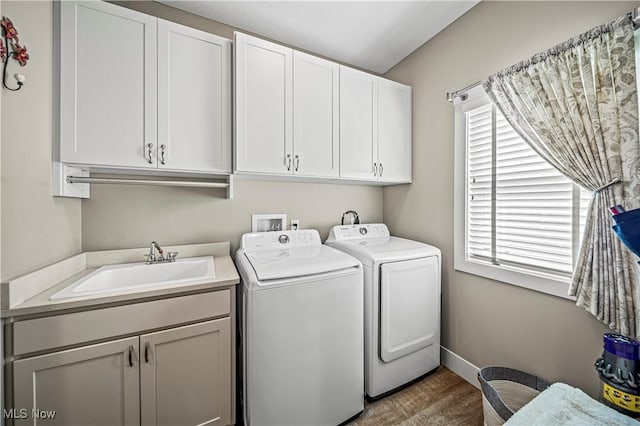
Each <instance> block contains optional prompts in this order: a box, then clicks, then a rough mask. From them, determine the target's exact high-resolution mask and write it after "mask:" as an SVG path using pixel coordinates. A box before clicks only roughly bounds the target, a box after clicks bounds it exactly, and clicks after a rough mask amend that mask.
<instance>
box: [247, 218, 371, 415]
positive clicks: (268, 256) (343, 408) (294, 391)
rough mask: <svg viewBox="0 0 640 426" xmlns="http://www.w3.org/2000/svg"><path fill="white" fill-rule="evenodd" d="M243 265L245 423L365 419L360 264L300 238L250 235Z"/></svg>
mask: <svg viewBox="0 0 640 426" xmlns="http://www.w3.org/2000/svg"><path fill="white" fill-rule="evenodd" d="M236 265H237V267H238V270H239V272H240V276H241V278H242V305H241V313H240V318H241V326H240V331H241V333H242V336H241V342H242V346H243V348H242V353H243V356H242V364H243V367H242V371H243V380H242V382H243V390H242V394H243V403H244V407H243V413H244V418H245V423H246V424H247V425H277V426H283V425H295V426H302V425H338V424H340V423H343V422H345V421H346V420H348V419H350V418H352V417H354V416H357V415H358V414H360V413H361V412H362V411H363V409H364V365H363V364H364V361H363V357H362V354H363V350H364V347H363V340H364V337H363V328H364V326H363V305H362V300H363V271H362V265H361V264H360V262H359V261H358V260H357V259H355V258H354V257H352V256H350V255H348V254H346V253H344V252H341V251H338V250H335V249H333V248H331V247H328V246H325V245H322V242H321V240H320V236H319V234H318V231H316V230H300V231H284V232H259V233H251V234H245V235H243V237H242V245H241V248H240V249H239V250H238V252H237V254H236Z"/></svg>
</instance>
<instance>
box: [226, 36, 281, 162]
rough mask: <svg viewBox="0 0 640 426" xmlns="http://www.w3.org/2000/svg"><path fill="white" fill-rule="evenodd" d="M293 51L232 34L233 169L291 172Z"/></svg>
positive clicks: (249, 37) (256, 39) (253, 38)
mask: <svg viewBox="0 0 640 426" xmlns="http://www.w3.org/2000/svg"><path fill="white" fill-rule="evenodd" d="M292 56H293V51H292V50H291V49H289V48H286V47H284V46H279V45H277V44H274V43H270V42H267V41H264V40H260V39H258V38H255V37H251V36H248V35H246V34H241V33H236V34H235V90H236V93H235V100H236V103H235V111H236V115H235V118H236V132H235V138H236V143H235V147H236V151H235V161H236V170H237V171H241V172H259V173H270V174H291V173H293V167H292V166H293V151H292V142H291V141H292V128H293V127H292V113H291V107H292V103H293V101H292V88H293V83H292V78H291V74H292V65H291V62H292Z"/></svg>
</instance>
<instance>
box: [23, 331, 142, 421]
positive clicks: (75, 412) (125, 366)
mask: <svg viewBox="0 0 640 426" xmlns="http://www.w3.org/2000/svg"><path fill="white" fill-rule="evenodd" d="M130 348H131V350H133V351H134V352H132V354H131V355H132V356H131V363H132V365H131V364H130V363H129V361H130V360H129V350H130ZM137 353H138V338H137V337H130V338H127V339H122V340H115V341H112V342H107V343H100V344H97V345H91V346H84V347H81V348H77V349H70V350H66V351H61V352H54V353H51V354H47V355H41V356H36V357H33V358H26V359H22V360H19V361H15V362H14V363H13V372H14V405H15V408H16V409H17V410H20V409H26V410H27V411H26V413H27V416H26V418H24V419H20V420H17V421H16V425H40V424H46V425H61V426H62V425H105V426H106V425H109V426H115V425H135V424H140V383H139V371H140V370H139V368H140V365H139V362H138V356H137ZM33 409H40V410H43V411H49V410H55V417H54V418H52V419H38V418H37V417H34V416H33V415H32V413H33V411H32V410H33Z"/></svg>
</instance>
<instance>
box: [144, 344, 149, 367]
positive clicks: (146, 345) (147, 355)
mask: <svg viewBox="0 0 640 426" xmlns="http://www.w3.org/2000/svg"><path fill="white" fill-rule="evenodd" d="M149 351H150V349H149V342H146V343H145V344H144V362H146V363H147V364H149Z"/></svg>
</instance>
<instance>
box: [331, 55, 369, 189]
mask: <svg viewBox="0 0 640 426" xmlns="http://www.w3.org/2000/svg"><path fill="white" fill-rule="evenodd" d="M377 79H378V78H377V77H376V76H374V75H371V74H367V73H364V72H361V71H356V70H354V69H351V68H347V67H344V66H340V177H343V178H355V179H369V180H372V179H376V174H375V171H374V167H375V166H377V164H376V163H377V161H378V160H377V158H378V152H377V145H376V143H377V135H376V132H377V126H375V123H376V120H377V118H376V112H377V105H376V104H377V95H378V91H377V90H376V83H377Z"/></svg>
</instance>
